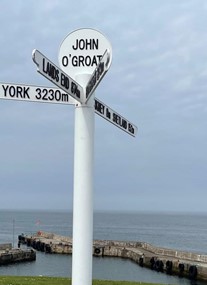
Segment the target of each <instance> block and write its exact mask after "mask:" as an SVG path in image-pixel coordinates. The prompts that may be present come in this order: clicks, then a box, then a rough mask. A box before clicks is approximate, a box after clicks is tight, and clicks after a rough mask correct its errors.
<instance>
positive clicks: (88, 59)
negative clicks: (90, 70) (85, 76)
mask: <svg viewBox="0 0 207 285" xmlns="http://www.w3.org/2000/svg"><path fill="white" fill-rule="evenodd" d="M85 65H86V66H90V65H91V58H90V56H89V55H87V56H86V57H85Z"/></svg>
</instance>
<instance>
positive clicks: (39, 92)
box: [35, 88, 42, 100]
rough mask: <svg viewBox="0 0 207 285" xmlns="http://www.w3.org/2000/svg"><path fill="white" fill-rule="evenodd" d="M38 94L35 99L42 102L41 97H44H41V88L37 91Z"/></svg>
mask: <svg viewBox="0 0 207 285" xmlns="http://www.w3.org/2000/svg"><path fill="white" fill-rule="evenodd" d="M36 92H37V94H36V95H35V98H36V99H38V100H40V99H41V97H42V96H41V89H40V88H37V89H36Z"/></svg>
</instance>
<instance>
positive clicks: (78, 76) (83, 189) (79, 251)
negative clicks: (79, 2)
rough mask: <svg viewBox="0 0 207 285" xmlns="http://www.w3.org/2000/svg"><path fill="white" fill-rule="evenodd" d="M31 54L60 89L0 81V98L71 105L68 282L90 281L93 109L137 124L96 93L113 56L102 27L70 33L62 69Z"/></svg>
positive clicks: (129, 129) (130, 127)
mask: <svg viewBox="0 0 207 285" xmlns="http://www.w3.org/2000/svg"><path fill="white" fill-rule="evenodd" d="M32 58H33V61H34V63H35V64H36V65H37V71H38V72H39V73H40V74H42V75H43V76H45V77H46V78H47V79H48V80H50V81H51V82H52V83H54V84H55V85H56V86H57V87H58V88H51V87H43V86H33V85H24V84H23V85H22V84H11V83H0V99H8V100H19V101H31V102H45V103H58V104H73V105H75V137H74V189H73V254H72V285H91V284H92V255H93V252H92V250H93V158H94V113H96V114H98V115H99V116H101V117H103V118H104V119H106V120H107V121H109V122H110V123H112V124H114V125H115V126H117V127H118V128H120V129H121V130H123V131H125V132H126V133H128V134H129V135H131V136H134V137H135V136H136V133H137V127H136V126H135V125H134V124H132V123H131V122H129V121H128V120H127V119H125V118H124V117H122V116H121V115H119V114H118V113H117V112H115V111H114V110H112V109H111V108H110V107H108V106H107V105H105V104H104V103H103V102H101V101H100V100H98V99H97V98H95V94H94V93H95V92H94V91H95V89H96V88H97V86H98V84H99V83H100V81H101V80H102V78H103V77H104V75H105V74H106V72H107V71H108V69H109V67H110V65H111V61H112V48H111V44H110V43H109V41H108V40H107V39H106V38H105V36H104V35H103V34H101V33H100V32H98V31H96V30H94V29H79V30H76V31H74V32H72V33H71V34H69V35H68V36H67V37H66V38H65V39H64V40H63V42H62V44H61V46H60V51H59V64H60V68H59V67H57V66H56V65H55V64H54V63H52V62H51V61H50V60H49V59H48V58H47V57H45V56H44V55H43V54H42V53H41V52H39V51H38V50H34V51H33V53H32ZM62 90H63V91H64V92H63V91H62Z"/></svg>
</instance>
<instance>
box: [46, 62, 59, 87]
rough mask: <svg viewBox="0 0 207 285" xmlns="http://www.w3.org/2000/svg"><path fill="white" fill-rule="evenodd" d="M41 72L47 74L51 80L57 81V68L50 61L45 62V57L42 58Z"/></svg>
mask: <svg viewBox="0 0 207 285" xmlns="http://www.w3.org/2000/svg"><path fill="white" fill-rule="evenodd" d="M43 72H44V73H46V74H48V75H49V77H51V78H52V79H53V80H56V81H57V82H58V81H59V70H58V69H57V68H56V67H55V66H54V65H52V64H51V63H50V62H47V64H46V62H45V58H43Z"/></svg>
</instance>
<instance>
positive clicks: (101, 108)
mask: <svg viewBox="0 0 207 285" xmlns="http://www.w3.org/2000/svg"><path fill="white" fill-rule="evenodd" d="M95 110H96V111H98V112H99V113H100V114H103V115H104V110H105V106H104V105H103V104H101V103H100V102H98V101H97V100H95Z"/></svg>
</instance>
